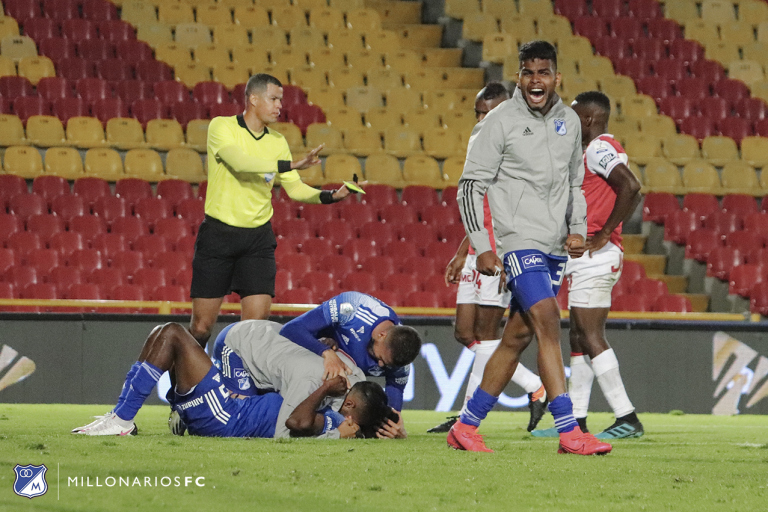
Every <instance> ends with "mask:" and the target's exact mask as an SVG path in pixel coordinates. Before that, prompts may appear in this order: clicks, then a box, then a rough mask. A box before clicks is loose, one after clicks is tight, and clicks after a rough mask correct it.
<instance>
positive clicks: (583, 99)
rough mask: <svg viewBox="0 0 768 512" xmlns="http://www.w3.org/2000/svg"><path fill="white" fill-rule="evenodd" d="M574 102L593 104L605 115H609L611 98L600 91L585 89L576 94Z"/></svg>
mask: <svg viewBox="0 0 768 512" xmlns="http://www.w3.org/2000/svg"><path fill="white" fill-rule="evenodd" d="M574 100H575V101H576V103H581V104H584V105H595V106H597V107H599V108H601V109H603V110H604V111H605V114H606V115H611V100H610V99H608V96H606V95H605V94H603V93H602V92H600V91H586V92H582V93H579V94H577V95H576V97H575V98H574Z"/></svg>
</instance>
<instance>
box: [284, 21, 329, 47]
mask: <svg viewBox="0 0 768 512" xmlns="http://www.w3.org/2000/svg"><path fill="white" fill-rule="evenodd" d="M288 38H289V39H290V45H291V48H293V49H294V50H301V51H305V52H309V51H311V50H313V49H315V48H324V47H325V38H324V37H323V31H322V30H320V29H319V28H315V27H294V28H292V29H291V30H290V32H289V33H288Z"/></svg>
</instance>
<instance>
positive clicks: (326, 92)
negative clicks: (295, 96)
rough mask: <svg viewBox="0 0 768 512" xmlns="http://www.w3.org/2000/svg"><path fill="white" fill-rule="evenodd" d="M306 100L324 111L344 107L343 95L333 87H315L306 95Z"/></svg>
mask: <svg viewBox="0 0 768 512" xmlns="http://www.w3.org/2000/svg"><path fill="white" fill-rule="evenodd" d="M307 100H309V102H310V103H312V104H313V105H320V106H322V108H324V109H325V108H328V107H330V108H333V107H342V106H344V94H343V93H342V92H341V91H338V90H336V89H334V88H333V87H315V88H313V89H311V90H310V91H309V93H308V94H307Z"/></svg>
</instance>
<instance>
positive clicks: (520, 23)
mask: <svg viewBox="0 0 768 512" xmlns="http://www.w3.org/2000/svg"><path fill="white" fill-rule="evenodd" d="M500 24H501V31H502V32H506V33H507V34H509V35H511V36H512V37H514V38H515V40H516V41H517V42H518V43H525V42H527V41H531V40H534V39H538V35H537V34H536V27H535V26H534V24H533V19H532V18H530V17H528V16H521V15H519V14H515V15H511V16H503V17H502V18H501V23H500ZM512 53H513V54H514V53H517V52H512Z"/></svg>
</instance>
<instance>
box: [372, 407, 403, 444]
mask: <svg viewBox="0 0 768 512" xmlns="http://www.w3.org/2000/svg"><path fill="white" fill-rule="evenodd" d="M392 410H393V411H394V412H395V413H396V414H397V418H398V420H397V422H394V421H392V420H389V419H388V420H387V422H386V423H384V424H383V425H382V426H381V428H380V429H379V430H378V432H376V437H378V438H379V439H406V438H407V437H408V432H406V431H405V425H404V424H403V415H402V414H400V411H395V410H394V409H392Z"/></svg>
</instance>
